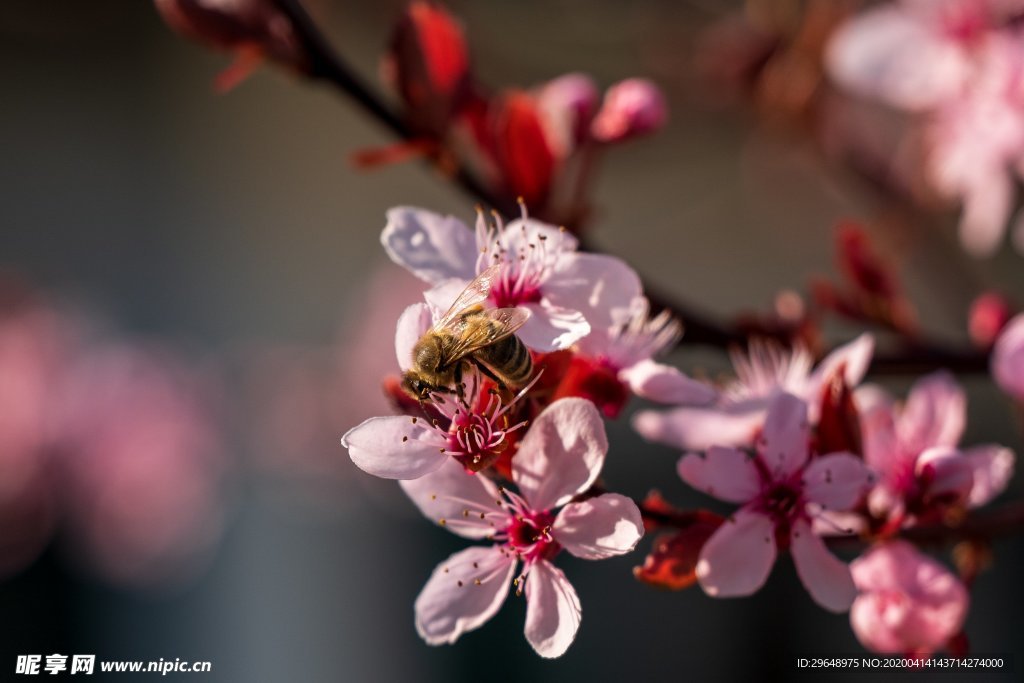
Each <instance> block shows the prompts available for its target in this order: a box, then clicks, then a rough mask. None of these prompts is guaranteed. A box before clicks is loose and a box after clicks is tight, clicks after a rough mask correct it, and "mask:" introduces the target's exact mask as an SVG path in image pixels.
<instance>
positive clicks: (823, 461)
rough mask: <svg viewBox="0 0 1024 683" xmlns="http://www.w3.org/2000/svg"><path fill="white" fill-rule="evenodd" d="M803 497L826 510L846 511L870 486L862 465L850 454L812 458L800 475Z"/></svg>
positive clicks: (867, 474)
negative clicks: (801, 475)
mask: <svg viewBox="0 0 1024 683" xmlns="http://www.w3.org/2000/svg"><path fill="white" fill-rule="evenodd" d="M803 481H804V496H805V497H806V498H807V500H809V501H811V502H813V503H817V504H819V505H821V506H822V508H824V509H826V510H832V511H843V510H849V509H850V508H852V507H853V506H854V505H856V504H857V501H859V500H860V499H861V496H863V495H864V493H865V492H867V489H868V487H869V486H870V485H871V483H872V476H871V471H870V470H868V468H867V467H866V466H865V465H864V461H863V460H861V459H860V458H858V457H856V456H854V455H851V454H849V453H831V454H829V455H825V456H822V457H820V458H815V459H814V460H812V461H811V464H810V465H808V466H807V468H806V469H805V470H804V474H803Z"/></svg>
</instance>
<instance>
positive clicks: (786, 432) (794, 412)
mask: <svg viewBox="0 0 1024 683" xmlns="http://www.w3.org/2000/svg"><path fill="white" fill-rule="evenodd" d="M759 446H760V449H759V454H758V455H759V457H760V458H761V460H762V461H763V462H764V464H765V465H767V466H768V468H769V469H770V470H771V471H772V472H773V473H774V474H775V476H776V477H777V478H778V477H787V476H789V475H791V474H793V473H794V472H796V471H797V470H798V469H800V467H801V466H802V465H803V464H804V463H805V462H807V455H808V450H809V448H810V426H809V425H808V423H807V404H806V403H804V402H803V401H802V400H800V399H799V398H797V397H796V396H793V395H792V394H785V393H780V394H778V395H777V396H775V398H773V399H772V402H771V403H770V404H769V405H768V414H767V416H765V419H764V430H763V431H762V433H761V439H760V443H759Z"/></svg>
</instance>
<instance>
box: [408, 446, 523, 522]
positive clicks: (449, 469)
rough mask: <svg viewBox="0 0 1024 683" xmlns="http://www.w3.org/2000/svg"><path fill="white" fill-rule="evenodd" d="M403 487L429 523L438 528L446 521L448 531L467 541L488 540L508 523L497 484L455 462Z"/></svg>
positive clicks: (448, 460)
mask: <svg viewBox="0 0 1024 683" xmlns="http://www.w3.org/2000/svg"><path fill="white" fill-rule="evenodd" d="M401 486H402V490H404V491H405V493H406V495H408V496H409V498H411V499H412V502H413V503H415V504H416V507H418V508H419V509H420V512H422V513H423V515H424V516H425V517H426V518H427V519H429V520H431V521H433V522H434V523H435V524H440V523H441V520H442V519H443V520H445V522H444V527H445V528H446V529H448V530H449V531H451V532H452V533H454V534H458V535H459V536H462V537H464V538H474V539H477V538H486V537H488V536H490V535H491V534H493V533H494V532H495V531H496V530H500V529H501V528H503V527H504V526H505V525H506V523H507V522H508V513H507V512H505V511H504V510H503V509H502V507H501V505H500V504H499V503H498V500H499V498H500V494H499V493H498V489H497V487H496V486H495V485H494V483H493V482H492V481H491V480H490V479H488V478H487V477H485V476H483V475H482V474H471V473H469V472H467V471H466V470H465V469H464V468H463V467H462V465H460V464H459V463H458V462H456V461H455V460H453V459H452V458H448V459H447V462H445V463H444V464H442V465H441V466H440V467H439V468H437V469H436V470H435V471H433V472H431V473H430V474H428V475H426V476H424V477H420V478H419V479H414V480H412V481H403V482H402V483H401ZM481 515H483V517H481Z"/></svg>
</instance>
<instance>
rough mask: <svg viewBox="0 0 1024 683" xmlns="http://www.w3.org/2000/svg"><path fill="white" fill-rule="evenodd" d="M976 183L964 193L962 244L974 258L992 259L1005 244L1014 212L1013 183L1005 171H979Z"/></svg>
mask: <svg viewBox="0 0 1024 683" xmlns="http://www.w3.org/2000/svg"><path fill="white" fill-rule="evenodd" d="M977 175H978V176H979V177H978V179H977V180H974V181H973V182H971V184H970V185H969V186H967V187H964V188H962V189H961V194H962V196H963V203H964V208H963V213H962V214H961V216H960V241H961V243H962V244H963V245H964V249H966V250H967V251H969V252H971V253H972V254H973V255H975V256H991V255H992V254H993V253H994V252H995V251H996V250H997V249H998V248H999V243H1000V242H1001V241H1002V238H1003V234H1004V233H1005V232H1006V224H1007V222H1008V221H1009V220H1010V212H1011V211H1012V210H1013V201H1014V181H1013V178H1012V177H1010V174H1009V173H1008V172H1006V170H1005V169H1002V168H994V169H992V170H990V171H980V170H979V171H977Z"/></svg>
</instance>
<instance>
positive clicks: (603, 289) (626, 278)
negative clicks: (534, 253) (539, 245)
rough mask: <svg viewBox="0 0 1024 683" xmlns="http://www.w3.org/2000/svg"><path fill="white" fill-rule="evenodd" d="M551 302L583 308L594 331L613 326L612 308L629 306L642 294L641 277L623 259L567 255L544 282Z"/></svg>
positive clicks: (591, 255)
mask: <svg viewBox="0 0 1024 683" xmlns="http://www.w3.org/2000/svg"><path fill="white" fill-rule="evenodd" d="M543 292H544V296H545V298H547V299H549V300H550V301H551V303H552V304H554V305H556V306H562V307H564V308H569V309H573V310H577V311H583V314H584V315H585V316H586V318H587V321H588V322H590V324H591V326H592V327H593V328H594V329H597V330H604V329H608V328H609V327H611V326H612V325H613V323H614V322H615V320H614V319H613V311H614V310H616V309H623V308H629V307H630V305H631V304H632V302H633V300H634V299H635V298H636V297H639V296H641V295H642V294H643V286H642V285H641V284H640V276H638V275H637V274H636V271H634V270H633V269H632V268H630V267H629V266H628V265H626V262H625V261H623V260H622V259H619V258H616V257H614V256H607V255H605V254H580V253H575V254H567V255H565V256H564V257H563V258H562V259H560V260H559V262H558V264H557V265H556V268H555V272H554V273H552V275H551V277H550V278H548V280H547V281H546V282H545V283H544V286H543Z"/></svg>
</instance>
